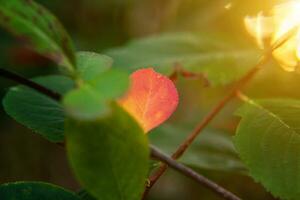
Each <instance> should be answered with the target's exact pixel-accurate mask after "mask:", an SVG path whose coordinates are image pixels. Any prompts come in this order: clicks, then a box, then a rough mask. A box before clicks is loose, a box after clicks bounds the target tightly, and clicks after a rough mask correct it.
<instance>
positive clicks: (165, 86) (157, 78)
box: [119, 68, 178, 132]
mask: <svg viewBox="0 0 300 200" xmlns="http://www.w3.org/2000/svg"><path fill="white" fill-rule="evenodd" d="M119 103H120V105H121V106H122V107H123V108H125V110H126V111H128V112H129V113H130V114H131V115H132V116H133V117H134V118H135V119H136V120H137V121H138V122H139V123H140V125H141V126H142V127H143V129H144V131H145V132H148V131H149V130H151V129H153V128H154V127H156V126H158V125H159V124H161V123H163V122H164V121H165V120H167V119H168V118H169V117H170V115H171V114H172V113H173V112H174V111H175V109H176V107H177V105H178V93H177V90H176V87H175V85H174V84H173V82H172V81H171V80H170V79H168V78H167V77H165V76H163V75H161V74H159V73H157V72H155V71H154V70H153V69H151V68H148V69H140V70H137V71H136V72H134V73H133V74H132V75H131V87H130V89H129V92H128V93H127V94H126V95H125V96H124V97H123V98H121V99H120V100H119Z"/></svg>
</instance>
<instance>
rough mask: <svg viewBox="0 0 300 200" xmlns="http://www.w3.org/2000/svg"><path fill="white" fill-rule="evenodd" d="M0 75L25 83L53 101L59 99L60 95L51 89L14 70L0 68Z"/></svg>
mask: <svg viewBox="0 0 300 200" xmlns="http://www.w3.org/2000/svg"><path fill="white" fill-rule="evenodd" d="M0 76H1V77H3V78H6V79H9V80H13V81H14V82H16V83H20V84H22V85H25V86H27V87H30V88H32V89H34V90H36V91H38V92H40V93H42V94H45V95H46V96H48V97H50V98H52V99H53V100H55V101H60V100H61V95H60V94H59V93H57V92H55V91H53V90H50V89H48V88H46V87H44V86H42V85H40V84H37V83H35V82H33V81H31V80H29V79H27V78H25V77H23V76H21V75H19V74H16V73H14V72H11V71H8V70H6V69H3V68H0Z"/></svg>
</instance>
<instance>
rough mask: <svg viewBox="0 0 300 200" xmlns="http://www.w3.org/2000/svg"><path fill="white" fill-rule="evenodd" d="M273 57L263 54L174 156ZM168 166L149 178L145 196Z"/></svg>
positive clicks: (179, 152)
mask: <svg viewBox="0 0 300 200" xmlns="http://www.w3.org/2000/svg"><path fill="white" fill-rule="evenodd" d="M270 58H271V53H267V54H266V55H265V56H263V57H262V58H261V59H260V61H259V62H258V63H257V64H256V65H255V66H254V67H253V69H252V70H250V71H249V72H248V73H247V74H246V75H245V76H244V77H242V78H241V79H240V80H239V81H238V82H237V84H236V85H235V87H234V88H233V89H232V90H231V91H230V93H229V94H228V95H226V96H225V97H224V98H223V99H221V101H220V102H219V103H218V104H217V105H216V106H215V107H214V108H213V109H212V110H211V111H210V112H209V113H208V114H207V115H206V117H205V118H204V119H203V120H201V121H200V123H199V124H198V125H197V126H196V128H195V129H194V130H193V132H192V133H191V134H190V135H189V136H188V137H187V138H186V139H185V140H184V141H183V142H182V143H181V145H180V146H179V147H178V149H177V150H176V151H175V152H174V153H173V155H172V158H173V159H175V160H176V159H178V158H179V157H181V156H182V154H183V153H184V152H185V151H186V150H187V149H188V147H189V146H190V145H191V144H192V142H193V141H194V140H195V139H196V137H197V136H198V135H199V134H200V133H201V132H202V131H203V129H205V128H206V126H207V125H208V124H209V123H210V122H211V121H212V120H213V119H214V118H215V117H216V115H217V114H218V113H219V112H220V111H221V110H222V109H223V108H224V106H225V105H226V104H227V103H228V102H230V101H231V100H232V99H233V98H234V97H235V96H236V93H237V92H238V91H239V90H241V89H242V88H243V87H244V86H245V85H246V84H247V83H248V82H249V81H250V80H251V79H252V78H253V76H254V75H255V74H256V73H257V72H258V71H259V70H260V68H261V67H262V66H263V65H265V64H266V63H267V62H268V61H269V60H270ZM167 168H168V166H167V165H165V164H162V165H161V166H160V168H159V169H158V170H157V171H156V172H155V173H154V174H153V175H152V176H151V177H150V178H149V181H150V182H149V184H148V185H147V186H146V189H145V192H144V197H143V199H145V197H146V196H147V194H148V192H149V190H150V189H151V188H152V186H153V185H154V184H155V183H156V182H157V181H158V179H159V178H160V177H161V176H162V175H163V173H164V172H165V171H166V170H167Z"/></svg>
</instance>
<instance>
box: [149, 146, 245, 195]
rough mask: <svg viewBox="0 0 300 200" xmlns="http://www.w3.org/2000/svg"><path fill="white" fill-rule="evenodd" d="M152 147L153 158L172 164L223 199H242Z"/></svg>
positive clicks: (172, 166) (177, 169) (175, 168)
mask: <svg viewBox="0 0 300 200" xmlns="http://www.w3.org/2000/svg"><path fill="white" fill-rule="evenodd" d="M150 148H151V156H152V158H154V159H157V160H160V161H162V162H164V163H166V164H167V165H168V166H170V167H171V168H173V169H174V170H176V171H178V172H180V173H181V174H183V175H185V176H187V177H190V178H192V179H193V180H194V181H196V182H197V183H199V184H201V185H203V186H204V187H206V188H207V189H209V190H211V191H212V192H214V193H215V194H217V195H219V196H220V197H222V198H223V199H226V200H241V199H240V198H239V197H237V196H236V195H234V194H232V193H231V192H229V191H228V190H226V189H224V188H223V187H221V186H219V185H218V184H216V183H215V182H212V181H211V180H209V179H207V178H206V177H204V176H202V175H200V174H198V173H197V172H195V171H194V170H192V169H191V168H189V167H186V166H185V165H183V164H181V163H178V162H176V161H175V160H174V159H172V158H170V157H169V156H168V155H166V154H164V153H162V152H161V151H160V150H159V149H157V148H156V147H154V146H150Z"/></svg>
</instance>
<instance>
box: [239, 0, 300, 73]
mask: <svg viewBox="0 0 300 200" xmlns="http://www.w3.org/2000/svg"><path fill="white" fill-rule="evenodd" d="M245 25H246V29H247V31H248V32H249V33H250V34H251V35H252V36H253V37H254V38H255V39H256V42H257V44H258V46H259V47H260V48H262V49H264V48H267V47H269V46H272V45H273V44H275V43H276V42H277V41H278V40H281V39H282V38H284V37H285V36H286V35H287V34H290V33H292V35H290V36H289V37H288V38H289V39H288V40H287V41H286V42H285V43H284V44H283V45H282V46H280V48H278V49H276V50H275V51H274V52H273V56H274V58H275V59H276V60H277V61H278V62H279V63H280V65H281V66H282V67H283V69H285V70H286V71H299V72H300V69H298V68H299V61H300V28H299V27H300V0H290V1H288V2H286V3H283V4H279V5H277V6H275V7H274V8H273V9H272V11H271V12H270V13H269V14H268V15H265V14H263V12H260V13H259V14H258V15H257V16H256V17H249V16H247V17H246V18H245Z"/></svg>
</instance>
